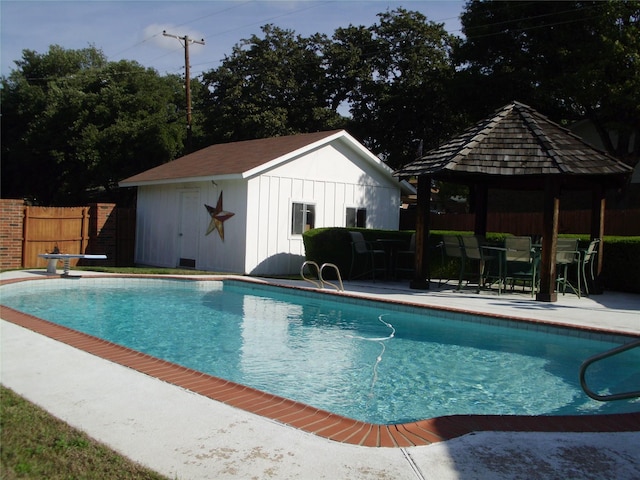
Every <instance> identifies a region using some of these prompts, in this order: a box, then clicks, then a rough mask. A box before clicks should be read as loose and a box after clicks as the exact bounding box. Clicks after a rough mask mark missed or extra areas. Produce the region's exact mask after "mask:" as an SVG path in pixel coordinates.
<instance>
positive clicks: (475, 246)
mask: <svg viewBox="0 0 640 480" xmlns="http://www.w3.org/2000/svg"><path fill="white" fill-rule="evenodd" d="M461 239H462V248H463V254H464V258H465V260H466V261H467V262H469V263H473V264H476V263H477V269H475V272H477V273H473V274H470V277H469V278H473V280H477V285H478V288H477V290H476V291H477V292H478V293H479V292H480V287H481V286H483V285H484V280H485V273H486V265H487V263H488V262H491V261H493V260H495V258H496V257H495V256H493V255H491V254H490V253H488V252H487V251H485V250H484V248H483V244H484V239H483V238H482V237H479V236H477V235H473V236H471V235H465V236H462V237H461Z"/></svg>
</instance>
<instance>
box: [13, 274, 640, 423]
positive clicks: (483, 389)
mask: <svg viewBox="0 0 640 480" xmlns="http://www.w3.org/2000/svg"><path fill="white" fill-rule="evenodd" d="M29 283H30V284H29V286H28V287H25V286H21V285H20V284H16V285H6V286H3V287H2V303H3V304H4V305H7V306H10V307H13V308H16V309H18V310H21V311H25V312H27V313H30V314H33V315H35V316H37V317H39V318H44V319H47V320H50V321H53V322H56V323H60V324H64V325H66V326H68V327H70V328H73V329H76V330H80V331H84V332H86V333H89V334H91V335H95V336H98V337H100V338H104V339H107V340H109V341H112V342H114V343H118V344H122V345H126V346H128V347H130V348H133V349H135V350H138V351H143V352H146V353H149V354H150V355H153V356H156V357H159V358H164V359H166V360H168V361H171V362H174V363H178V364H181V365H185V366H187V367H190V368H193V369H196V370H199V371H203V372H206V373H209V374H211V375H215V376H218V377H222V378H226V379H229V380H232V381H234V382H238V383H241V384H244V385H250V386H253V387H255V388H257V389H260V390H264V391H268V392H271V393H274V394H277V395H280V396H283V397H286V398H291V399H293V400H296V401H299V402H303V403H306V404H309V405H313V406H315V407H318V408H321V409H324V410H328V411H332V412H335V413H338V414H341V415H344V416H347V417H349V418H355V419H358V420H362V421H366V422H371V423H381V424H391V423H401V422H407V421H411V420H418V419H422V418H431V417H438V416H443V415H453V414H471V413H478V414H500V415H508V414H514V415H567V414H594V413H621V412H637V411H638V410H640V403H638V402H633V401H624V402H613V403H606V404H602V403H599V402H595V401H593V400H591V399H589V398H588V397H587V396H586V395H585V394H584V393H583V392H582V390H581V389H580V387H579V381H578V367H579V365H580V363H581V362H582V360H584V359H585V358H586V357H588V356H590V355H592V354H594V353H598V352H600V351H602V350H605V349H607V348H611V347H612V346H615V345H617V344H619V342H620V338H617V339H616V338H614V337H612V338H611V339H607V337H606V336H605V335H601V336H599V337H600V338H589V339H585V338H581V337H580V336H577V335H574V336H572V335H565V334H563V333H569V332H563V331H561V330H559V329H553V328H548V327H545V328H544V330H543V331H532V330H527V329H525V328H513V326H512V322H505V321H502V320H499V319H493V318H485V317H471V316H465V315H461V314H449V313H447V312H439V311H432V310H428V309H418V308H411V307H403V308H401V307H400V306H397V305H386V304H382V303H376V302H367V301H364V300H357V299H351V298H345V297H340V298H337V299H335V298H332V297H330V296H328V295H322V294H316V293H315V292H306V291H293V292H292V291H288V290H286V289H285V290H283V289H275V288H273V287H264V286H260V285H253V284H246V283H245V282H235V281H234V282H212V281H198V282H194V281H177V280H147V279H119V278H116V279H113V278H112V279H105V278H101V279H90V278H83V279H80V280H68V279H64V280H48V281H43V282H29ZM81 313H86V315H82V314H81ZM123 320H126V321H123ZM515 325H519V326H524V325H526V324H523V323H521V322H518V323H516V324H515ZM529 327H530V325H529ZM184 333H187V335H186V336H183V335H182V334H184ZM580 335H582V336H584V332H583V333H581V334H580ZM594 337H595V336H594ZM630 353H631V354H630V355H625V356H624V358H623V356H620V357H617V358H614V359H611V360H608V361H607V362H615V363H605V362H602V364H601V365H600V366H599V368H594V369H593V371H592V372H591V371H590V375H592V376H591V377H590V378H589V383H590V385H592V386H594V388H598V386H599V385H600V386H607V387H611V388H614V389H616V390H617V389H619V388H625V386H626V385H629V387H633V385H631V384H630V382H631V381H632V380H633V375H634V374H635V375H637V374H636V373H635V372H633V371H632V367H634V366H635V367H636V370H637V365H638V363H639V362H640V356H638V355H637V354H633V353H632V352H630Z"/></svg>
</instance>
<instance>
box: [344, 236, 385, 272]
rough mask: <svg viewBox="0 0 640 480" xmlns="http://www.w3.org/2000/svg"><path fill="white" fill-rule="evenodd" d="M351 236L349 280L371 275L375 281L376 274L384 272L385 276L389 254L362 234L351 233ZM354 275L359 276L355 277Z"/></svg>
mask: <svg viewBox="0 0 640 480" xmlns="http://www.w3.org/2000/svg"><path fill="white" fill-rule="evenodd" d="M349 234H350V235H351V268H350V269H349V280H353V279H354V278H359V277H364V276H366V275H368V274H371V278H372V279H373V281H375V279H376V272H382V274H383V275H384V274H385V273H386V271H387V265H386V259H387V254H386V252H385V251H384V249H378V248H375V247H374V245H373V244H372V243H371V242H367V241H366V240H365V239H364V236H363V235H362V233H360V232H349ZM354 273H357V274H356V275H354Z"/></svg>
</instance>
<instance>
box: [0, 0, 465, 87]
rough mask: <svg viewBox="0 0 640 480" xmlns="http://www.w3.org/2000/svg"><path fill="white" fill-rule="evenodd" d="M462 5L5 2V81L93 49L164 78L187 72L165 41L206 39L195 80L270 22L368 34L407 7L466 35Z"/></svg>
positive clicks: (242, 0)
mask: <svg viewBox="0 0 640 480" xmlns="http://www.w3.org/2000/svg"><path fill="white" fill-rule="evenodd" d="M464 3H465V2H464V1H457V0H440V1H436V0H421V1H405V2H400V1H385V0H368V1H364V0H325V1H323V0H232V1H222V0H220V1H216V0H199V1H181V0H139V1H136V0H134V1H107V0H75V1H56V0H50V1H32V0H18V1H12V0H0V45H1V47H0V55H1V56H0V60H1V63H0V66H1V70H0V74H1V75H3V76H7V75H9V73H10V72H11V70H14V69H15V67H16V65H15V61H16V60H20V59H21V58H22V51H23V50H25V49H28V50H34V51H36V52H38V53H46V52H47V51H48V50H49V46H50V45H54V44H55V45H60V46H61V47H63V48H65V49H81V48H86V47H89V46H95V47H96V48H98V49H100V50H102V52H103V53H104V54H105V55H106V57H107V59H108V60H109V61H118V60H122V59H125V60H135V61H137V62H138V63H140V64H141V65H143V66H144V67H148V68H154V69H156V70H157V71H158V73H160V74H161V75H164V74H169V73H174V74H183V73H184V70H185V68H184V63H185V59H184V47H183V45H182V43H181V42H180V41H179V40H178V39H176V38H171V37H166V36H164V35H163V34H162V32H163V30H166V31H167V33H169V34H172V35H176V36H178V37H184V36H188V37H189V38H191V39H196V40H200V39H204V42H205V44H204V45H200V44H197V43H194V44H191V45H190V47H189V55H190V62H189V63H190V65H191V72H190V73H191V77H195V76H197V75H199V74H200V73H201V72H206V71H209V70H212V69H215V68H217V67H218V66H219V65H220V63H221V61H222V59H223V58H224V56H225V55H230V54H231V51H232V48H233V46H234V45H236V44H237V43H238V42H240V41H241V40H242V39H246V38H250V37H251V36H252V35H257V36H259V37H262V33H261V30H260V27H261V26H263V25H265V24H268V23H271V24H274V25H276V26H278V27H280V28H284V29H290V30H293V31H294V32H295V33H296V34H299V35H302V36H305V37H306V36H309V35H311V34H314V33H325V34H327V35H328V36H331V35H332V34H333V32H334V31H335V29H336V28H339V27H348V26H349V25H356V26H359V25H364V26H366V27H369V26H371V25H373V24H374V23H376V22H377V16H376V15H377V14H378V13H380V12H385V11H387V10H394V9H396V8H399V7H402V8H404V9H406V10H414V11H419V12H421V13H423V14H424V15H425V16H426V17H427V19H428V20H430V21H434V22H437V23H444V24H445V28H446V29H447V31H448V32H449V33H452V34H455V35H460V36H461V35H462V34H461V32H460V21H459V16H460V14H461V13H462V10H463V7H464Z"/></svg>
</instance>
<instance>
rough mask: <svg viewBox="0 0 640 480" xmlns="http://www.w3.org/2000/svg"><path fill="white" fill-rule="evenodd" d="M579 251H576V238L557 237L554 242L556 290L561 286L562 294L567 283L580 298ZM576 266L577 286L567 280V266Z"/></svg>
mask: <svg viewBox="0 0 640 480" xmlns="http://www.w3.org/2000/svg"><path fill="white" fill-rule="evenodd" d="M579 263H580V252H578V240H577V239H573V238H559V239H558V240H557V243H556V271H557V275H556V285H557V289H558V291H560V287H562V294H563V295H564V294H565V293H566V291H567V285H568V286H569V287H570V288H571V290H573V292H574V293H575V294H576V295H578V298H580V276H581V271H580V267H579ZM574 265H575V266H576V272H577V278H578V287H577V288H576V287H575V286H574V285H573V284H572V283H571V282H569V267H573V266H574Z"/></svg>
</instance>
